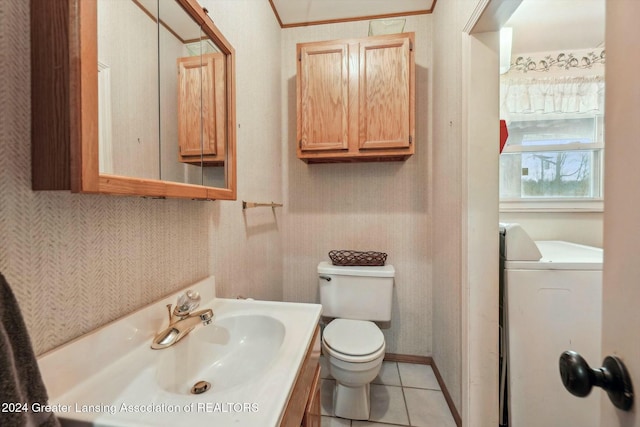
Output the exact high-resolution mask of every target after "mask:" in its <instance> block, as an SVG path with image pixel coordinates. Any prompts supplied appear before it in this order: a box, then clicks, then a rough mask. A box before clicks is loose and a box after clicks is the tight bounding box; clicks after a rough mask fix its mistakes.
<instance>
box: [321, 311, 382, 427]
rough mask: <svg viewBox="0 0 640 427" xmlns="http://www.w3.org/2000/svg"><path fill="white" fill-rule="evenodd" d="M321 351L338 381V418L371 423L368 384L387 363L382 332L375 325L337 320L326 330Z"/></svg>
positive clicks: (334, 406) (336, 398)
mask: <svg viewBox="0 0 640 427" xmlns="http://www.w3.org/2000/svg"><path fill="white" fill-rule="evenodd" d="M322 351H323V354H324V355H325V357H326V358H327V360H328V362H329V370H330V372H331V375H332V376H333V378H334V379H335V380H336V385H335V388H334V393H333V408H334V412H335V415H336V416H338V417H342V418H350V419H354V420H368V419H369V413H370V409H371V408H370V403H369V402H370V399H369V384H370V383H371V381H373V380H374V379H375V377H376V376H377V375H378V373H379V372H380V368H381V367H382V360H383V359H384V352H385V342H384V335H382V331H380V329H379V328H378V327H377V326H376V325H375V323H373V322H369V321H363V320H351V319H335V320H333V321H332V322H330V323H329V324H328V325H327V326H326V327H325V329H324V334H323V338H322Z"/></svg>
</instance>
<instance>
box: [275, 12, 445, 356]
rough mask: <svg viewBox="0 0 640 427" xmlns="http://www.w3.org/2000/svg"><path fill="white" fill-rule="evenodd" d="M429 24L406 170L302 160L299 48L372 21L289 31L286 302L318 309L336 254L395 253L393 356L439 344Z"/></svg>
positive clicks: (413, 23) (419, 25) (285, 43)
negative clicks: (323, 272)
mask: <svg viewBox="0 0 640 427" xmlns="http://www.w3.org/2000/svg"><path fill="white" fill-rule="evenodd" d="M431 25H432V19H431V16H430V15H420V16H412V17H407V20H406V25H405V28H404V30H405V31H406V32H409V31H415V32H416V154H414V155H413V156H412V157H411V158H409V159H408V160H407V161H404V162H380V163H361V164H350V163H344V164H314V165H307V164H305V163H303V162H302V161H301V160H298V159H297V157H296V149H295V147H296V145H295V141H296V85H295V80H296V78H295V76H296V43H301V42H308V41H320V40H332V39H339V38H351V37H353V38H357V37H366V36H367V34H368V26H369V22H368V21H359V22H350V23H340V24H328V25H317V26H310V27H300V28H290V29H285V30H283V31H282V34H283V39H282V73H283V74H282V81H283V85H285V86H284V87H283V92H284V98H283V109H282V111H283V115H284V123H285V132H287V134H286V135H285V139H284V142H283V153H282V158H283V173H284V177H283V181H284V192H285V194H284V197H285V210H284V212H285V216H284V221H283V223H284V229H283V238H284V298H285V300H290V301H308V302H316V301H318V300H319V299H318V279H317V272H316V267H317V265H318V263H319V262H320V261H323V260H328V256H327V253H328V252H329V250H331V249H355V250H375V251H382V252H387V253H388V255H389V257H388V259H387V262H388V263H389V264H392V265H393V266H394V267H395V269H396V278H395V287H394V293H393V307H392V319H391V327H390V328H389V329H385V330H383V332H384V334H385V338H386V343H387V352H390V353H400V354H408V355H419V356H427V355H430V354H431V351H432V344H431V336H432V327H431V324H432V300H431V295H432V287H433V284H432V282H431V269H432V262H431V256H430V254H429V250H430V248H431V245H430V242H429V223H430V221H429V214H430V210H431V201H430V194H429V192H430V185H431V184H430V170H431V168H430V166H429V164H430V158H431V156H430V150H431V138H430V113H429V111H430V101H429V87H430V84H429V80H430V78H431V76H430V75H431V72H432V70H431V68H432V63H431V50H432V47H431V40H432V38H431Z"/></svg>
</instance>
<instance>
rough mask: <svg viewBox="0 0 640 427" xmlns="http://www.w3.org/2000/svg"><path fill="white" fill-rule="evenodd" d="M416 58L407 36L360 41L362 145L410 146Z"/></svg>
mask: <svg viewBox="0 0 640 427" xmlns="http://www.w3.org/2000/svg"><path fill="white" fill-rule="evenodd" d="M412 60H413V57H412V55H411V42H410V39H409V38H408V37H397V36H396V37H394V36H390V37H389V38H388V39H387V38H384V39H380V38H375V39H372V40H365V41H362V42H361V43H360V96H359V118H360V119H359V121H360V123H359V129H360V132H359V148H360V149H361V150H362V149H365V150H366V149H386V148H409V146H410V145H411V141H410V137H411V136H412V133H413V129H412V128H413V117H412V114H413V108H412V103H413V102H415V101H414V99H413V93H414V90H415V87H414V86H415V83H414V82H415V77H414V76H413V75H412V73H413V71H412V70H413V67H412Z"/></svg>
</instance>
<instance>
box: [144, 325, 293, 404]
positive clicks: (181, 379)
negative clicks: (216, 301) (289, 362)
mask: <svg viewBox="0 0 640 427" xmlns="http://www.w3.org/2000/svg"><path fill="white" fill-rule="evenodd" d="M284 336H285V326H284V324H283V323H282V322H281V321H280V320H278V319H276V318H274V317H271V316H265V315H259V314H246V315H228V316H225V317H218V318H216V319H215V322H214V323H213V325H211V326H207V327H206V328H205V327H202V328H199V329H196V330H195V331H193V332H192V333H191V334H189V335H187V337H186V338H184V339H183V340H181V341H180V342H178V343H177V344H175V345H174V346H172V347H169V348H167V349H166V350H163V351H161V353H162V354H161V355H160V357H159V360H158V364H157V371H156V381H157V382H158V385H159V386H160V387H161V388H162V389H164V390H166V391H168V392H171V393H177V394H183V395H191V394H192V393H191V388H192V387H193V386H194V385H195V384H196V383H197V382H199V381H206V382H207V383H208V384H210V386H211V389H210V390H215V391H223V390H227V389H230V388H233V387H237V386H242V385H244V384H246V383H247V382H249V381H256V380H260V378H261V376H262V375H264V374H265V373H266V372H267V371H268V370H269V368H271V366H272V365H273V363H274V362H275V360H276V358H277V357H278V354H279V351H280V347H281V346H282V343H283V341H284Z"/></svg>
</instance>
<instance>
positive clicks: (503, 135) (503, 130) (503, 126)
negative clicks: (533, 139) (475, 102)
mask: <svg viewBox="0 0 640 427" xmlns="http://www.w3.org/2000/svg"><path fill="white" fill-rule="evenodd" d="M508 137H509V132H508V131H507V122H506V121H504V120H500V154H502V149H503V148H504V145H505V144H506V143H507V138H508Z"/></svg>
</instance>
